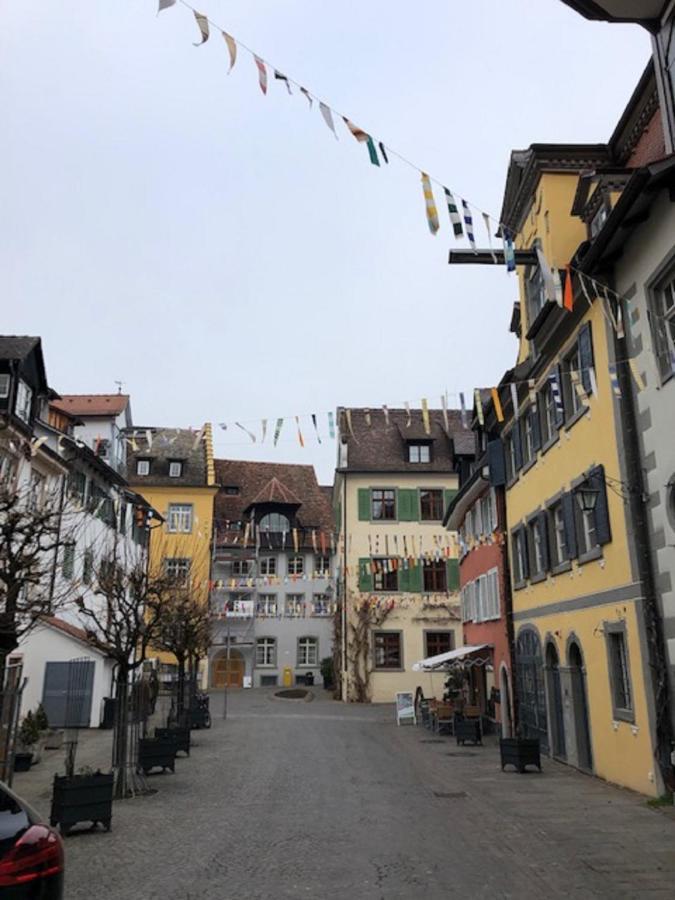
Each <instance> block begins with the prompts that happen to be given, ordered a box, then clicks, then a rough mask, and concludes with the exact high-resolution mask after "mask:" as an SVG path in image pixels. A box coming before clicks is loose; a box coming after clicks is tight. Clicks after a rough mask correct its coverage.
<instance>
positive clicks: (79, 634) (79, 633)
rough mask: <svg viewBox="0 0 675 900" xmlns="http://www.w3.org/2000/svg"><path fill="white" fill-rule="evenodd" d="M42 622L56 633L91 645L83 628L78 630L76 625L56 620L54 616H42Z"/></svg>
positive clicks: (63, 620)
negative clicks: (61, 633)
mask: <svg viewBox="0 0 675 900" xmlns="http://www.w3.org/2000/svg"><path fill="white" fill-rule="evenodd" d="M42 620H43V622H45V623H46V624H47V625H50V626H51V627H52V628H56V629H57V631H62V632H63V633H64V634H67V635H68V636H69V637H73V638H75V639H76V640H78V641H82V643H83V644H91V641H90V640H89V636H88V635H87V632H86V631H85V630H84V628H78V627H77V625H72V624H71V623H70V622H66V621H65V619H58V618H57V617H56V616H43V617H42ZM99 652H100V651H99Z"/></svg>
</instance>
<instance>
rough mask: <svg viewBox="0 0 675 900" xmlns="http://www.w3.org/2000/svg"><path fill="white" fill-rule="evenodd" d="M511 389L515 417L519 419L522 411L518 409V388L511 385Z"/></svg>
mask: <svg viewBox="0 0 675 900" xmlns="http://www.w3.org/2000/svg"><path fill="white" fill-rule="evenodd" d="M509 387H510V388H511V406H512V407H513V415H514V416H515V417H516V419H517V418H518V416H519V415H520V410H519V409H518V387H517V386H516V385H515V384H513V383H511V384H510V385H509Z"/></svg>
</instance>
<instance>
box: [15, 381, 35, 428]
mask: <svg viewBox="0 0 675 900" xmlns="http://www.w3.org/2000/svg"><path fill="white" fill-rule="evenodd" d="M32 402H33V391H32V390H31V388H29V387H28V385H27V384H26V382H25V381H23V380H22V379H19V386H18V388H17V392H16V405H15V407H14V411H15V412H16V415H17V416H18V418H19V419H21V421H22V422H29V421H30V408H31V404H32Z"/></svg>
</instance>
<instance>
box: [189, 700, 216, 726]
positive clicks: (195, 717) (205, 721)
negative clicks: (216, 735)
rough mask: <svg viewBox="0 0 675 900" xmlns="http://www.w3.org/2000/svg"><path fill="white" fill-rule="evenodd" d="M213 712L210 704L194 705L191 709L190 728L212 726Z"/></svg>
mask: <svg viewBox="0 0 675 900" xmlns="http://www.w3.org/2000/svg"><path fill="white" fill-rule="evenodd" d="M210 727H211V713H210V712H209V707H208V704H207V705H205V706H202V705H201V704H200V705H199V706H193V707H192V708H191V709H190V728H210Z"/></svg>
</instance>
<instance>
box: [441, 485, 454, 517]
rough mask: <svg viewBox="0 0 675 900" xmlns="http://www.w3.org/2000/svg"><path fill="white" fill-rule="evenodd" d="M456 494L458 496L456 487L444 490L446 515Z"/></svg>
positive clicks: (444, 511)
mask: <svg viewBox="0 0 675 900" xmlns="http://www.w3.org/2000/svg"><path fill="white" fill-rule="evenodd" d="M456 496H457V491H456V490H455V489H454V488H446V489H445V490H444V491H443V503H444V505H445V506H444V509H443V515H444V516H445V513H446V512H447V511H448V507H449V506H450V504H451V503H452V501H453V500H454V499H455V497H456Z"/></svg>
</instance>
